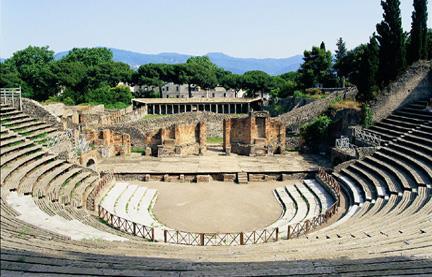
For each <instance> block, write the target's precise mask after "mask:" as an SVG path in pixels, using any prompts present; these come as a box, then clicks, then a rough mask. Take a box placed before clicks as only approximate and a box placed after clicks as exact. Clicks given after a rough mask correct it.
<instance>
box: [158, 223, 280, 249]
mask: <svg viewBox="0 0 432 277" xmlns="http://www.w3.org/2000/svg"><path fill="white" fill-rule="evenodd" d="M278 240H279V228H277V227H276V228H271V229H263V230H256V231H252V232H239V233H192V232H184V231H178V230H164V242H166V243H173V244H184V245H196V246H232V245H248V244H259V243H267V242H273V241H278Z"/></svg>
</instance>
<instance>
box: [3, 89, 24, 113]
mask: <svg viewBox="0 0 432 277" xmlns="http://www.w3.org/2000/svg"><path fill="white" fill-rule="evenodd" d="M0 103H2V104H9V105H11V106H12V107H14V108H16V109H18V110H20V111H21V110H22V99H21V88H20V87H19V88H0Z"/></svg>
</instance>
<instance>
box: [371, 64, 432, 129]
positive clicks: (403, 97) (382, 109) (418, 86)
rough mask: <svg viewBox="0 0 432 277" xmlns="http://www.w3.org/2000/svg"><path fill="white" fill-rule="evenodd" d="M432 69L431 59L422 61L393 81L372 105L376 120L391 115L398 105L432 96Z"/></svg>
mask: <svg viewBox="0 0 432 277" xmlns="http://www.w3.org/2000/svg"><path fill="white" fill-rule="evenodd" d="M431 69H432V62H431V61H420V62H418V63H416V64H414V65H412V66H411V67H410V68H409V69H408V70H407V71H406V72H405V73H404V74H403V75H402V76H401V77H400V78H399V79H398V80H397V81H396V82H393V83H391V84H390V85H389V86H388V87H387V88H386V89H385V90H384V91H383V92H382V93H381V94H380V95H379V96H378V98H377V99H376V101H374V103H373V104H372V105H371V108H372V111H373V113H374V121H380V120H382V119H383V118H385V117H387V116H389V115H390V113H391V112H393V111H394V110H395V109H397V108H398V107H401V106H403V105H406V104H409V103H411V102H414V101H416V100H422V99H425V98H430V97H432V89H431V88H432V71H431Z"/></svg>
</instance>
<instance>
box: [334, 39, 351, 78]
mask: <svg viewBox="0 0 432 277" xmlns="http://www.w3.org/2000/svg"><path fill="white" fill-rule="evenodd" d="M336 46H337V49H336V53H335V65H334V69H335V70H336V73H337V75H338V77H339V78H342V77H344V76H343V73H342V70H341V64H342V63H343V59H344V58H345V57H346V56H347V52H348V51H347V49H346V46H345V42H344V41H343V39H342V38H339V39H338V41H337V43H336Z"/></svg>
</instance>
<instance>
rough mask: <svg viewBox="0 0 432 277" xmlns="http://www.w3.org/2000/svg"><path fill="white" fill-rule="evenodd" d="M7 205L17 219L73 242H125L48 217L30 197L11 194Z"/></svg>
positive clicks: (105, 233) (54, 217)
mask: <svg viewBox="0 0 432 277" xmlns="http://www.w3.org/2000/svg"><path fill="white" fill-rule="evenodd" d="M7 203H8V204H9V205H10V207H11V208H13V209H14V210H16V211H17V212H18V213H20V214H21V215H20V216H18V217H17V218H18V219H20V220H22V221H24V222H27V223H29V224H32V225H35V226H37V227H39V228H41V229H45V230H48V231H51V232H55V233H58V234H61V235H64V236H68V237H70V238H71V239H73V240H108V241H126V240H127V239H126V238H123V237H119V236H116V235H113V234H110V233H107V232H103V231H100V230H98V229H95V228H93V227H91V226H88V225H85V224H83V223H82V222H80V221H78V220H76V219H74V220H66V219H65V218H63V217H61V216H59V215H55V216H49V215H48V214H46V213H45V212H43V211H42V210H41V209H39V207H38V206H37V205H36V203H35V202H34V201H33V198H32V197H30V196H18V194H17V193H16V192H11V193H9V194H8V197H7Z"/></svg>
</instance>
